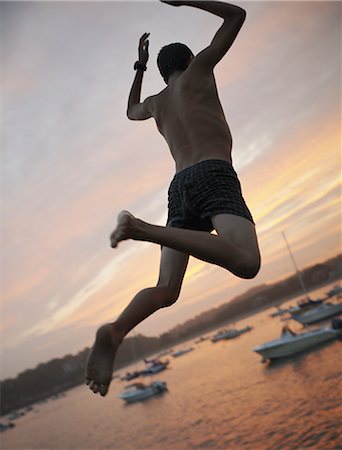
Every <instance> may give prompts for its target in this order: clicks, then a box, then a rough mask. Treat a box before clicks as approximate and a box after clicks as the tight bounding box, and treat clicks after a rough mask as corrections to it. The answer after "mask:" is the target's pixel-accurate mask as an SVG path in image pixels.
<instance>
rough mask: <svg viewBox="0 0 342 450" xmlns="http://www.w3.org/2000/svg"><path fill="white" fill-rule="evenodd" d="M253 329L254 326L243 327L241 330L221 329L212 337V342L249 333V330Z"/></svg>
mask: <svg viewBox="0 0 342 450" xmlns="http://www.w3.org/2000/svg"><path fill="white" fill-rule="evenodd" d="M251 329H252V327H245V328H241V329H240V330H235V329H232V330H221V331H219V332H218V333H216V334H215V335H214V336H213V337H212V338H211V342H214V343H215V342H218V341H221V340H223V339H234V338H236V337H238V336H240V335H241V334H243V333H247V331H250V330H251Z"/></svg>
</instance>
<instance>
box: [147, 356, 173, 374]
mask: <svg viewBox="0 0 342 450" xmlns="http://www.w3.org/2000/svg"><path fill="white" fill-rule="evenodd" d="M145 363H146V364H147V366H148V367H147V368H146V369H145V370H142V371H141V372H140V375H142V376H147V375H154V374H155V373H159V372H162V371H163V370H165V369H166V368H167V366H168V365H169V363H170V361H169V360H166V361H160V360H159V359H152V360H147V359H145Z"/></svg>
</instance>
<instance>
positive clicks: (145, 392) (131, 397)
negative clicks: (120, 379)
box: [118, 381, 168, 403]
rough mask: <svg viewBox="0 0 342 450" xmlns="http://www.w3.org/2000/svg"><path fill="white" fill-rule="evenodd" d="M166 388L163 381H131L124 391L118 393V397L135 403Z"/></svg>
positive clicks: (164, 390)
mask: <svg viewBox="0 0 342 450" xmlns="http://www.w3.org/2000/svg"><path fill="white" fill-rule="evenodd" d="M167 390H168V389H167V385H166V383H165V381H153V382H152V383H150V384H144V383H133V384H129V385H127V386H126V387H125V390H124V392H122V393H121V394H119V396H118V397H119V398H121V399H122V400H124V401H125V402H126V403H135V402H140V401H143V400H146V399H148V398H150V397H154V396H156V395H161V394H162V393H164V392H166V391H167Z"/></svg>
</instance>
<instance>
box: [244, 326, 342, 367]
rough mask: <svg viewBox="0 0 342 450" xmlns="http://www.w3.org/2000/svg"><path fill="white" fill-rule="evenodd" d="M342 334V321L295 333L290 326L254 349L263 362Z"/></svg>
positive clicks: (298, 351)
mask: <svg viewBox="0 0 342 450" xmlns="http://www.w3.org/2000/svg"><path fill="white" fill-rule="evenodd" d="M341 335H342V321H341V320H336V319H335V321H333V323H332V326H331V327H325V328H318V329H315V330H310V331H307V332H305V333H300V334H297V333H294V332H293V331H292V330H291V329H290V328H289V327H288V326H285V327H284V328H283V330H282V336H281V337H280V338H279V339H275V340H273V341H270V342H266V343H264V344H262V345H258V346H257V347H255V348H254V349H253V351H254V352H256V353H259V355H261V356H262V358H263V359H262V362H265V361H267V360H272V359H278V358H284V357H287V356H291V355H294V354H296V353H300V352H302V351H305V350H308V349H310V348H313V347H315V346H316V345H319V344H322V343H323V342H327V341H330V340H333V339H336V338H337V337H339V336H341Z"/></svg>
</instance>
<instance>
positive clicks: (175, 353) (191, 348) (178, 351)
mask: <svg viewBox="0 0 342 450" xmlns="http://www.w3.org/2000/svg"><path fill="white" fill-rule="evenodd" d="M193 350H194V348H193V347H186V348H181V349H180V350H177V351H176V352H174V353H172V356H173V357H174V358H178V356H182V355H185V354H186V353H189V352H192V351H193Z"/></svg>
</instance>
